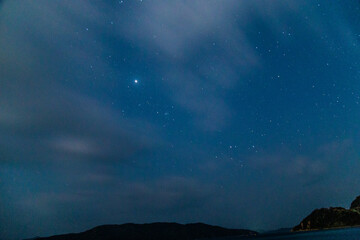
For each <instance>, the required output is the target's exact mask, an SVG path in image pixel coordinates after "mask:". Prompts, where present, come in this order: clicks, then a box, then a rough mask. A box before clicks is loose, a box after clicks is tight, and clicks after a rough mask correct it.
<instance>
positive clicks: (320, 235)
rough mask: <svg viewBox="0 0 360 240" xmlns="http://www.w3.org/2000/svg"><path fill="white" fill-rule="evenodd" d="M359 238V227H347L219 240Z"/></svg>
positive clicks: (338, 239) (325, 239)
mask: <svg viewBox="0 0 360 240" xmlns="http://www.w3.org/2000/svg"><path fill="white" fill-rule="evenodd" d="M220 239H221V240H247V239H253V240H255V239H256V240H276V239H281V240H360V228H347V229H337V230H326V231H313V232H300V233H279V234H268V235H266V234H264V235H260V236H258V237H252V238H244V237H228V238H219V240H220Z"/></svg>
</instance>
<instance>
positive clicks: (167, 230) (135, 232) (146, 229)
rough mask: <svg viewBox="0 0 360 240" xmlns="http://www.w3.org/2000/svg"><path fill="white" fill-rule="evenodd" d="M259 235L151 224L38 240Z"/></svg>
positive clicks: (156, 239) (196, 225) (172, 239)
mask: <svg viewBox="0 0 360 240" xmlns="http://www.w3.org/2000/svg"><path fill="white" fill-rule="evenodd" d="M255 235H257V232H254V231H250V230H244V229H227V228H222V227H217V226H211V225H207V224H203V223H194V224H186V225H183V224H178V223H149V224H132V223H127V224H122V225H103V226H98V227H95V228H93V229H90V230H88V231H85V232H82V233H72V234H64V235H57V236H52V237H42V238H40V237H39V238H36V239H37V240H119V239H121V240H193V239H201V238H213V237H228V236H255Z"/></svg>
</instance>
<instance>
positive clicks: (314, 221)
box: [292, 196, 360, 231]
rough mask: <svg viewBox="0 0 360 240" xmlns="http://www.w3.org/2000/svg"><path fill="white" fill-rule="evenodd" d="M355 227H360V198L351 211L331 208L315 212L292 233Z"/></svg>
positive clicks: (355, 201)
mask: <svg viewBox="0 0 360 240" xmlns="http://www.w3.org/2000/svg"><path fill="white" fill-rule="evenodd" d="M355 226H360V196H359V197H357V198H356V199H355V200H354V201H353V202H352V203H351V207H350V209H345V208H342V207H330V208H321V209H316V210H314V211H313V212H312V213H311V214H310V215H309V216H307V217H306V218H305V219H304V220H302V221H301V223H300V224H299V225H297V226H295V227H294V228H293V229H292V231H312V230H323V229H333V228H345V227H355Z"/></svg>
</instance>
